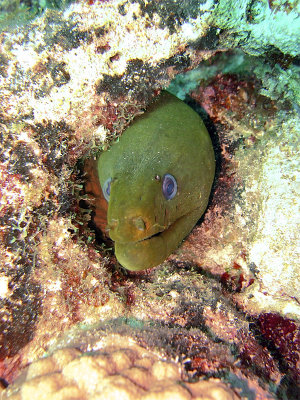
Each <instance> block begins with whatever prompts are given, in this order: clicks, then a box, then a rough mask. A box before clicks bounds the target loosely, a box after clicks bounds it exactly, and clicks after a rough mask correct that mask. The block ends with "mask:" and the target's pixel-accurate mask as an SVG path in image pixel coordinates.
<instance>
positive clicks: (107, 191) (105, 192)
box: [102, 178, 111, 202]
mask: <svg viewBox="0 0 300 400" xmlns="http://www.w3.org/2000/svg"><path fill="white" fill-rule="evenodd" d="M110 183H111V178H108V179H106V181H105V182H104V185H103V188H102V192H103V196H104V198H105V200H106V201H107V202H109V196H110Z"/></svg>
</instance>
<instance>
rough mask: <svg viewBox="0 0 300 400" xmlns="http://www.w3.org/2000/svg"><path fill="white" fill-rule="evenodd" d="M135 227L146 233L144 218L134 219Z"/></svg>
mask: <svg viewBox="0 0 300 400" xmlns="http://www.w3.org/2000/svg"><path fill="white" fill-rule="evenodd" d="M132 222H133V225H134V226H135V227H136V228H137V229H138V230H139V231H144V230H145V229H146V224H145V221H144V220H143V218H142V217H136V218H132Z"/></svg>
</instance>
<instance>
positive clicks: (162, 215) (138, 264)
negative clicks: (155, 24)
mask: <svg viewBox="0 0 300 400" xmlns="http://www.w3.org/2000/svg"><path fill="white" fill-rule="evenodd" d="M97 170H98V176H99V179H100V184H101V188H102V191H103V195H104V197H105V199H106V200H107V202H108V210H107V230H108V233H109V236H110V238H111V239H112V240H113V241H114V242H115V254H116V257H117V259H118V261H119V262H120V264H121V265H122V266H123V267H125V268H126V269H128V270H131V271H139V270H143V269H146V268H150V267H154V266H156V265H158V264H160V263H161V262H163V261H164V260H165V259H166V258H167V257H168V256H169V255H170V254H171V253H172V252H173V251H174V250H175V249H176V248H177V247H178V246H179V245H180V243H181V242H182V240H183V239H184V238H185V237H186V236H187V235H188V233H189V232H190V231H191V230H192V228H193V227H194V225H195V224H196V222H197V221H198V219H199V218H200V217H201V215H202V214H203V213H204V211H205V209H206V207H207V203H208V199H209V195H210V191H211V187H212V183H213V179H214V173H215V158H214V151H213V147H212V143H211V140H210V137H209V134H208V132H207V130H206V128H205V126H204V123H203V121H202V120H201V118H200V117H199V115H198V114H197V113H196V112H195V111H194V110H192V109H191V108H190V107H189V106H187V105H186V104H185V103H184V102H182V101H181V100H179V99H178V98H177V97H175V96H173V95H171V94H169V93H168V92H162V94H161V96H160V97H159V99H158V100H157V101H156V102H154V103H153V104H152V105H151V106H150V107H149V108H148V110H147V111H146V112H145V113H144V114H143V115H142V116H139V117H138V118H136V119H135V120H134V121H133V123H132V125H131V126H129V128H127V130H125V132H124V133H123V135H122V136H121V138H120V140H119V141H118V142H115V143H114V144H113V145H112V146H111V148H110V149H109V150H108V151H106V152H103V153H102V154H101V155H100V157H99V159H98V160H97Z"/></svg>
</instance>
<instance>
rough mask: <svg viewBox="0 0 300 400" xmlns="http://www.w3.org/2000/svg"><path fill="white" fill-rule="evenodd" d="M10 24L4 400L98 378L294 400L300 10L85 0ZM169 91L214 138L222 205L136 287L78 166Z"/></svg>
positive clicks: (5, 109) (4, 55) (1, 130)
mask: <svg viewBox="0 0 300 400" xmlns="http://www.w3.org/2000/svg"><path fill="white" fill-rule="evenodd" d="M6 3H7V2H6V1H5V2H4V1H3V2H1V3H0V6H1V7H4V5H5V4H6ZM27 3H28V4H29V3H30V5H33V4H35V5H37V2H27ZM27 3H26V4H27ZM46 3H50V2H46ZM12 4H18V5H19V4H20V5H21V4H25V2H24V3H23V2H21V1H20V2H16V3H12ZM44 4H45V2H44ZM1 10H2V11H4V12H5V13H8V12H9V13H10V12H11V10H9V9H4V8H3V9H1ZM12 11H13V12H15V11H18V9H17V8H15V9H12ZM6 15H7V16H8V14H6ZM16 21H17V20H15V19H14V18H13V16H12V19H11V22H12V23H10V27H9V30H8V29H6V28H5V26H3V25H2V28H1V29H2V32H1V34H0V93H1V99H2V101H1V105H0V141H1V151H0V180H1V193H0V223H1V227H0V238H1V241H0V242H1V244H0V377H1V380H0V383H1V387H0V390H2V396H5V397H4V398H27V397H26V396H27V394H26V390H29V388H33V387H34V388H35V390H36V393H37V396H38V397H39V394H40V393H41V392H40V390H44V391H45V390H46V388H48V389H47V390H49V393H51V391H52V394H51V395H49V396H52V397H51V398H62V399H63V398H67V396H69V398H70V397H71V396H73V397H74V398H76V396H77V397H78V396H83V397H80V398H84V396H86V397H87V398H92V397H91V396H92V395H91V396H90V397H88V396H89V392H88V391H89V390H93V386H92V385H90V384H89V382H90V381H89V380H88V378H86V379H87V380H86V381H85V380H84V379H83V380H82V379H81V376H80V375H81V371H82V370H83V369H84V368H90V369H89V371H90V372H91V376H93V375H92V374H95V376H100V375H101V373H102V374H103V376H104V375H105V379H107V381H106V382H107V386H105V387H104V386H103V387H102V388H100V389H99V390H102V391H103V390H108V391H113V390H116V393H120V392H117V390H122V385H124V384H125V383H124V382H126V385H127V383H128V388H131V390H132V393H134V395H135V396H136V397H137V395H140V396H141V398H147V396H148V398H156V397H157V396H158V394H157V393H156V394H155V393H154V392H155V390H157V391H159V390H161V393H164V394H163V395H162V396H165V397H160V398H170V397H171V398H174V392H172V391H171V390H174V388H176V391H177V393H179V392H180V393H181V394H182V398H197V396H198V397H199V398H201V396H202V394H203V390H206V392H207V394H206V396H207V398H211V399H214V398H224V399H226V398H245V399H253V398H257V399H259V398H262V399H265V398H274V397H275V398H279V399H286V398H288V399H289V400H294V399H298V398H299V390H298V389H297V384H298V383H299V320H300V317H299V316H300V306H299V298H300V293H299V285H297V282H299V268H298V266H297V264H298V260H299V255H297V248H299V242H298V240H299V239H298V230H299V229H298V225H297V218H296V215H297V213H298V201H299V200H298V199H297V194H296V183H297V180H298V178H299V169H298V163H297V152H298V150H299V149H298V146H299V143H298V131H299V104H300V101H299V99H300V95H299V87H300V86H299V76H298V74H299V53H300V51H299V46H298V43H299V29H300V23H299V21H300V19H299V4H298V3H297V2H296V1H292V0H289V1H281V0H273V1H267V0H259V1H258V0H257V1H256V0H255V1H254V0H247V1H244V2H241V1H237V0H236V1H235V0H232V1H224V0H219V1H211V0H207V1H202V0H199V1H192V0H187V1H184V2H173V1H168V0H163V1H159V2H157V1H152V0H150V1H143V0H136V1H134V0H114V1H100V0H99V1H97V0H95V1H93V0H91V1H83V0H82V1H77V2H76V3H74V4H71V5H69V6H68V7H67V8H66V9H64V10H62V11H57V10H54V9H48V10H46V11H45V12H44V13H43V15H41V16H39V17H37V18H36V19H34V20H32V22H31V23H30V24H27V25H22V26H21V25H19V27H17V28H16V29H13V25H15V22H16ZM17 24H18V22H17ZM175 76H177V77H176V80H173V79H174V77H175ZM171 82H172V85H171V90H172V92H173V93H175V94H178V95H179V96H180V97H181V98H183V99H184V98H185V97H186V95H189V96H188V97H186V101H187V102H188V103H189V104H190V105H191V106H192V107H193V108H194V109H195V110H196V111H198V112H199V113H200V114H201V116H202V117H203V119H204V121H205V123H206V126H207V128H208V130H209V132H210V134H211V137H212V140H213V143H214V147H215V153H216V158H217V160H216V161H217V174H216V179H215V184H214V188H213V193H212V196H211V199H210V203H209V207H208V210H207V212H206V214H205V215H204V217H203V218H202V219H201V221H200V222H199V224H198V225H197V226H196V228H195V229H194V230H193V232H192V234H191V235H190V236H189V237H188V238H187V240H186V241H185V242H184V243H183V245H182V246H181V247H180V249H179V250H178V251H177V252H176V253H174V254H173V255H172V256H170V257H169V259H168V260H167V261H166V262H165V263H163V264H162V265H161V266H159V267H157V268H155V269H153V270H147V271H143V272H139V273H128V272H125V271H124V270H122V269H121V268H120V267H119V266H118V263H117V261H116V259H115V257H114V254H113V252H112V250H111V248H110V244H109V243H107V242H103V240H102V239H103V238H101V237H100V235H99V232H98V231H97V230H94V229H93V225H92V221H91V216H92V215H93V211H92V209H91V208H89V206H88V205H87V203H86V200H87V195H86V193H85V188H84V178H85V177H84V174H83V172H82V171H83V168H82V166H83V163H84V161H85V159H86V158H91V159H94V158H95V157H96V156H97V154H98V153H99V152H100V151H103V150H106V149H107V148H108V147H109V145H110V143H111V142H112V141H114V140H118V139H117V138H118V136H119V135H121V134H122V132H123V130H124V129H125V128H126V127H127V126H128V125H129V124H130V122H131V121H132V119H133V118H134V117H135V116H137V115H140V114H141V113H143V112H144V110H145V109H146V108H147V107H148V105H149V104H150V103H151V101H152V100H153V98H154V97H156V96H157V95H158V94H159V93H160V90H161V89H162V88H164V87H167V86H168V85H169V84H170V83H171ZM117 334H118V335H121V338H119V339H118V338H117V336H116V335H117ZM105 338H107V339H105ZM105 340H107V341H109V340H111V344H109V345H108V344H105V343H104V342H105ZM120 341H121V344H120ZM97 343H98V345H97ZM101 343H103V345H101ZM124 343H126V345H124ZM101 346H102V347H101ZM107 346H108V347H107ZM68 347H69V349H66V348H68ZM58 348H60V349H61V350H58V351H57V349H58ZM63 349H65V350H63ZM75 349H77V350H75ZM103 349H105V350H103ZM56 351H57V352H56ZM86 352H91V353H90V354H89V353H88V354H86ZM118 352H119V353H118ZM115 353H118V354H119V357H120V360H123V361H124V360H125V361H126V360H127V361H128V364H127V365H125V366H124V370H122V371H121V369H122V367H117V366H116V365H115V364H114V363H109V364H108V363H107V359H109V360H112V358H113V357H114V356H113V355H114V354H115ZM141 354H148V356H147V357H149V358H150V359H151V362H150V363H149V365H147V366H143V367H144V368H145V370H143V373H142V374H140V375H139V373H140V369H139V368H142V367H141V366H139V367H137V366H136V365H135V362H137V360H138V359H139V362H142V361H141V360H142V359H143V357H142V356H141ZM46 355H47V356H48V357H45V356H46ZM97 357H98V358H97ZM116 357H117V355H116ZM96 359H97V360H98V361H99V360H100V359H101V360H103V361H102V362H103V363H104V364H102V366H101V365H99V363H98V364H97V362H98V361H96ZM127 361H126V362H127ZM81 362H82V363H83V364H84V363H86V364H85V365H86V367H83V364H82V365H81V366H80V363H81ZM99 362H100V361H99ZM157 363H158V364H157ZM95 364H97V366H95ZM150 364H151V365H150ZM156 364H157V365H158V366H160V367H159V368H161V366H162V365H163V366H167V367H166V369H168V368H169V369H170V371H171V375H170V377H169V379H170V380H169V381H168V382H169V383H168V385H169V384H170V385H169V386H168V385H167V384H165V385H164V386H163V385H162V382H161V381H159V379H158V376H157V373H155V369H153V365H156ZM103 365H104V367H103ZM93 366H95V368H94V367H93ZM24 368H26V369H25V370H24ZM110 368H111V370H110ZM159 368H158V370H157V371H158V373H162V369H159ZM22 370H23V371H24V372H23V374H22ZM34 371H35V372H34ZM67 371H68V372H67ZM78 371H80V372H78ZM125 371H126V374H127V375H126V374H125ZM172 371H173V372H172ZM174 371H175V372H174ZM30 374H31V375H30ZM46 374H48V375H46ZM143 374H144V375H143ZM179 374H180V375H179ZM145 375H146V376H149V382H148V381H147V382H146V383H147V385H149V386H145V387H142V385H140V384H139V383H137V382H138V381H137V379H139V377H140V379H141V380H143V379H145ZM18 376H19V378H18ZM112 376H113V378H111V377H112ZM44 379H45V380H44ZM47 379H48V381H47ZM80 379H81V380H80ZM216 379H218V380H216ZM113 380H115V383H116V382H117V381H118V382H119V387H118V388H116V384H115V383H114V381H113ZM46 381H47V382H48V383H46ZM122 382H123V383H122ZM143 382H144V381H143ZM151 382H152V383H153V385H152V384H151V385H150V383H151ZM178 382H179V383H178ZM39 385H40V386H39ZM205 385H206V386H205ZM7 386H8V387H7ZM5 387H7V388H6V389H4V388H5ZM204 387H205V388H204ZM172 388H173V389H172ZM95 390H96V389H95ZM97 390H98V389H97ZM128 390H129V389H128ZM168 390H170V392H169V394H168V392H167V391H168ZM214 390H215V391H216V392H215V393H217V394H216V395H215V397H214ZM201 391H202V392H201ZM53 393H55V394H53ZM102 393H104V392H102ZM116 395H117V394H116ZM118 395H119V394H118ZM127 395H128V398H130V396H132V395H133V394H130V393H127ZM22 396H24V397H22ZM31 396H32V394H31ZM53 396H56V397H53ZM95 396H96V395H95ZM97 396H98V395H97ZM99 396H100V394H99ZM103 396H104V394H103ZM151 396H152V397H151ZM178 396H179V394H178ZM184 396H185V397H184ZM209 396H210V397H209ZM216 396H217V397H216ZM222 396H223V397H222ZM226 396H227V397H226ZM202 397H203V396H202ZM97 398H99V397H97ZM178 398H180V397H178Z"/></svg>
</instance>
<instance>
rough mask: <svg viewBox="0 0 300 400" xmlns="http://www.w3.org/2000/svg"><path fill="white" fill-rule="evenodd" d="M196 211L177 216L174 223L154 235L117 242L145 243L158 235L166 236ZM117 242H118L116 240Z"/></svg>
mask: <svg viewBox="0 0 300 400" xmlns="http://www.w3.org/2000/svg"><path fill="white" fill-rule="evenodd" d="M194 211H195V210H192V211H190V212H188V213H186V214H184V215H182V216H181V217H179V218H177V219H176V220H175V221H174V222H172V223H171V224H170V225H169V226H168V227H166V228H165V229H162V230H160V231H158V232H156V233H154V234H152V235H150V236H146V237H144V238H143V239H140V240H136V241H126V242H121V241H117V242H118V243H120V244H125V243H128V244H138V243H143V242H147V241H150V240H152V239H154V238H156V237H160V236H162V235H164V236H165V235H167V234H168V233H170V232H171V231H172V230H174V229H176V226H177V225H178V224H180V222H181V221H182V220H183V219H185V218H186V217H188V216H189V215H190V214H192V213H193V212H194ZM161 227H162V226H161ZM115 242H116V241H115Z"/></svg>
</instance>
